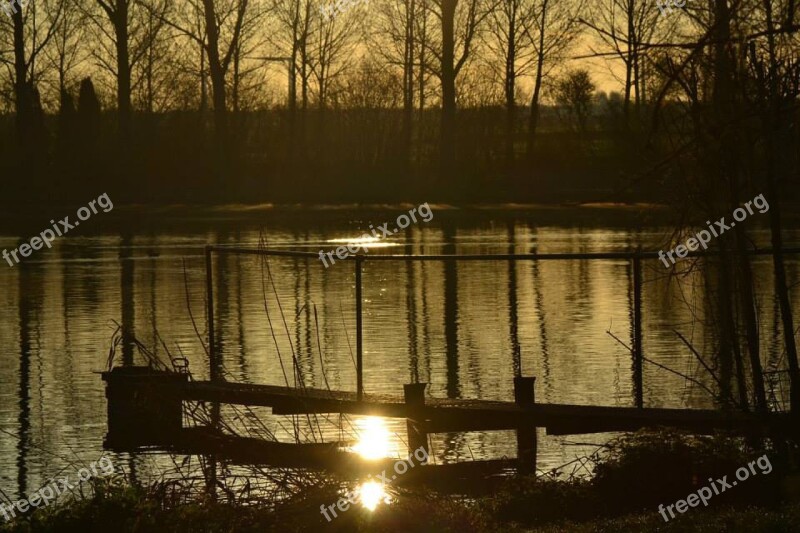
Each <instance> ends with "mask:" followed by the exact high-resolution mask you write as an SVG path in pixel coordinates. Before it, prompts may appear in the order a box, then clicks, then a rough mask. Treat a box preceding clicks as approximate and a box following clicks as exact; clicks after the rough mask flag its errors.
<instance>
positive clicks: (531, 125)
mask: <svg viewBox="0 0 800 533" xmlns="http://www.w3.org/2000/svg"><path fill="white" fill-rule="evenodd" d="M548 2H549V0H543V2H542V20H541V23H540V27H539V49H538V50H537V51H536V78H535V79H534V80H533V96H532V97H531V116H530V119H529V121H528V161H529V162H531V163H532V162H533V159H534V155H533V150H534V147H535V145H536V129H537V128H538V127H539V95H540V94H541V90H542V70H543V68H544V32H545V24H546V23H547V8H548Z"/></svg>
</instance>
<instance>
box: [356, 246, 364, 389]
mask: <svg viewBox="0 0 800 533" xmlns="http://www.w3.org/2000/svg"><path fill="white" fill-rule="evenodd" d="M361 261H363V258H362V257H361V256H360V255H357V256H356V396H357V398H358V401H361V400H362V399H363V397H364V338H363V337H364V335H363V333H364V332H363V323H362V320H363V319H362V311H361V300H362V297H361Z"/></svg>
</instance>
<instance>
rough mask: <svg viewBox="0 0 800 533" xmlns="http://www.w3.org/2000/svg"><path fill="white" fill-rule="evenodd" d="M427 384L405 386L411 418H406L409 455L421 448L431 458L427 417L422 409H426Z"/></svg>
mask: <svg viewBox="0 0 800 533" xmlns="http://www.w3.org/2000/svg"><path fill="white" fill-rule="evenodd" d="M427 386H428V384H427V383H409V384H406V385H403V394H404V396H405V401H406V407H408V411H409V413H410V414H411V417H409V418H406V430H407V431H408V453H409V455H411V454H413V453H414V452H415V451H416V450H418V449H420V448H424V449H425V456H426V457H430V453H431V451H430V447H429V446H428V431H427V424H426V423H425V417H424V415H423V414H422V412H421V409H422V408H424V407H425V388H426V387H427Z"/></svg>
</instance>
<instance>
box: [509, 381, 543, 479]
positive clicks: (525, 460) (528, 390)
mask: <svg viewBox="0 0 800 533" xmlns="http://www.w3.org/2000/svg"><path fill="white" fill-rule="evenodd" d="M535 384H536V378H533V377H530V378H523V377H515V378H514V401H515V402H516V403H517V405H519V406H520V407H528V406H531V405H534V404H535V403H536V397H535V396H534V385H535ZM537 444H538V443H537V441H536V427H530V426H528V425H527V424H526V425H520V426H519V427H517V461H518V463H519V465H518V468H519V472H520V473H522V474H533V473H535V472H536V452H537V450H536V449H537Z"/></svg>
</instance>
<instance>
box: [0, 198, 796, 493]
mask: <svg viewBox="0 0 800 533" xmlns="http://www.w3.org/2000/svg"><path fill="white" fill-rule="evenodd" d="M411 207H413V206H386V207H381V208H379V207H375V208H372V209H369V210H355V209H348V208H337V209H332V208H329V209H322V208H318V209H302V208H281V209H278V208H272V207H270V206H255V207H242V206H238V207H224V208H217V209H189V208H178V207H175V208H164V209H160V210H139V209H135V208H127V209H126V208H122V207H118V208H117V209H115V210H114V211H112V212H110V213H107V214H105V213H99V214H97V215H95V216H94V217H93V218H91V219H90V220H88V221H87V222H85V223H84V224H83V225H82V226H81V227H80V228H79V229H76V230H74V231H72V232H70V234H69V235H68V236H66V237H64V238H62V239H60V240H58V241H56V242H55V244H54V246H53V248H52V249H50V250H47V249H44V250H39V251H36V252H34V254H33V255H32V256H31V257H30V258H28V259H27V260H25V261H24V262H23V263H22V264H20V265H17V266H14V267H9V266H8V265H7V264H6V263H5V262H3V263H2V264H0V287H2V289H3V290H2V291H0V304H1V305H0V346H2V347H3V350H2V352H0V360H1V361H2V364H0V489H2V491H3V493H5V494H6V495H8V497H11V498H16V497H19V496H20V495H23V494H29V493H30V492H32V491H34V490H37V489H38V488H39V487H40V486H42V485H44V484H45V483H46V480H47V479H48V478H49V477H50V476H54V475H56V474H58V473H59V472H62V471H63V470H64V469H67V470H68V469H69V468H71V467H70V466H69V465H70V463H71V462H73V461H76V460H77V459H80V460H82V461H85V462H90V461H93V460H96V459H98V458H99V457H100V456H101V454H102V453H103V448H102V443H103V438H104V436H105V433H106V400H105V395H104V385H103V383H102V381H101V380H100V376H99V375H98V374H97V373H96V372H98V371H102V370H104V369H105V365H106V360H107V358H108V350H109V346H110V341H111V336H112V334H113V332H114V329H115V326H114V324H113V321H117V322H120V323H125V324H126V325H128V326H129V327H132V328H133V330H134V331H135V334H136V337H137V338H138V339H139V340H140V341H141V342H143V343H144V344H145V345H147V346H150V347H153V350H154V351H155V352H156V353H157V354H158V355H159V356H161V357H165V356H166V355H165V349H164V346H166V347H167V349H168V350H169V352H170V353H171V354H172V355H173V356H178V355H183V356H185V357H186V358H188V359H189V361H190V370H191V371H192V373H193V374H194V375H195V376H196V377H197V378H206V377H207V376H208V361H207V359H206V357H205V355H204V352H203V348H202V345H201V342H200V341H199V340H198V336H197V335H196V333H195V330H194V327H193V324H192V319H191V317H192V316H193V317H194V318H195V320H196V321H197V327H198V328H199V330H200V332H201V333H202V334H204V332H205V271H204V262H203V255H202V252H203V250H202V247H203V246H204V245H205V244H208V243H211V244H217V245H221V246H240V247H257V246H258V244H259V241H260V240H261V239H263V241H265V242H266V243H267V245H268V246H269V247H271V248H277V249H287V250H299V251H312V252H314V253H316V252H318V251H319V250H325V251H330V250H333V249H335V248H336V247H337V246H339V245H340V244H341V242H342V241H343V240H344V241H347V240H349V239H353V238H357V237H358V236H360V235H361V234H362V233H364V232H365V231H368V227H369V225H370V224H373V225H374V227H377V226H378V225H380V224H383V223H385V222H389V223H390V228H391V227H394V223H395V219H396V218H397V216H398V215H399V214H402V213H404V212H407V211H408V209H410V208H411ZM432 208H433V214H434V216H433V219H432V220H431V221H430V222H427V223H426V222H422V221H420V222H418V223H416V224H412V225H411V226H409V227H408V228H407V229H405V230H403V231H399V232H397V233H393V234H392V235H391V236H389V237H387V238H385V239H382V240H381V241H380V242H379V243H377V244H376V245H372V246H371V249H370V251H369V253H368V256H369V255H377V254H384V253H398V254H399V253H413V254H434V253H447V254H489V253H494V254H505V253H517V254H523V253H533V252H538V253H550V252H580V253H586V252H608V251H626V250H632V249H634V248H635V247H636V246H638V245H642V246H644V248H645V249H656V250H657V249H659V248H661V247H662V246H663V244H664V243H665V242H666V239H667V237H668V235H669V234H670V231H671V230H670V228H668V227H667V226H666V225H665V224H666V223H668V222H669V216H670V214H669V212H667V211H653V212H649V213H646V214H645V215H642V214H641V213H638V212H636V211H633V210H625V209H612V208H603V207H593V208H583V209H570V210H557V209H535V208H530V209H526V208H522V207H517V208H513V209H512V208H496V209H481V210H455V209H448V208H446V206H435V205H434V206H432ZM66 212H69V211H66ZM55 215H60V216H63V214H61V213H59V212H53V213H50V212H48V211H47V210H45V211H44V212H43V214H42V215H41V216H38V215H37V216H29V217H26V219H25V220H19V219H15V220H14V221H13V222H12V221H10V220H6V221H5V222H6V223H5V224H4V228H5V229H3V230H0V248H8V249H11V248H15V247H16V246H18V244H19V239H20V238H25V239H26V240H27V239H28V238H29V237H30V236H31V235H33V234H36V233H38V232H39V231H41V230H42V229H44V228H46V227H48V224H47V220H49V219H50V218H55ZM751 222H752V223H753V228H752V229H754V232H753V235H754V236H755V239H756V242H758V243H760V244H762V245H766V244H767V243H768V234H767V232H766V231H764V230H763V229H758V227H757V224H758V223H759V222H762V223H763V222H765V221H751ZM786 235H787V238H786V241H787V245H796V244H797V243H798V242H800V239H798V237H799V236H800V235H798V232H797V231H795V230H792V231H789V232H787V234H786ZM687 265H688V263H687ZM684 266H685V265H684ZM214 268H215V276H214V284H215V291H216V294H215V302H216V306H215V309H216V324H215V331H216V335H217V341H218V346H219V351H220V353H221V354H222V358H223V363H224V370H225V373H226V377H227V379H228V380H232V381H242V382H247V383H268V384H277V385H284V384H286V383H287V381H288V382H289V383H293V382H294V378H293V376H292V371H291V369H292V366H293V363H292V354H294V356H295V358H296V366H297V368H298V369H299V372H300V374H301V375H302V378H303V381H304V383H305V385H306V386H312V387H319V388H325V387H327V386H329V387H330V388H331V389H340V390H355V380H356V374H355V366H354V361H353V357H354V351H355V318H354V314H355V303H354V296H355V290H354V273H353V263H352V262H348V263H336V264H335V265H332V266H331V267H330V268H327V269H325V268H324V267H323V265H322V263H321V262H320V261H319V260H317V259H298V258H277V257H273V258H271V259H270V260H269V272H267V271H266V270H265V265H264V263H263V262H262V261H261V260H260V259H259V258H257V257H252V256H236V255H228V254H226V255H223V256H220V257H218V258H217V259H216V260H215V264H214ZM754 269H755V274H756V280H757V287H756V289H757V294H758V296H759V321H760V324H761V333H762V335H761V340H762V353H763V358H764V361H765V365H767V366H769V367H770V368H772V367H775V366H777V367H782V364H783V363H782V360H781V357H782V354H783V350H782V340H781V335H780V331H779V325H778V320H777V318H778V317H777V303H776V302H775V299H774V297H773V293H772V288H771V283H772V270H771V263H770V259H769V258H766V257H764V258H757V259H755V266H754ZM798 269H800V264H799V263H798V262H796V261H791V262H790V263H789V266H788V273H789V281H790V283H792V284H794V288H793V292H792V299H793V302H794V305H795V309H798V308H800V305H798V304H800V292H798V288H797V281H798V279H799V278H798ZM271 281H272V282H274V288H273V287H272V283H271ZM644 282H645V283H644V289H643V303H644V305H643V309H644V311H643V314H644V322H643V323H644V353H645V356H646V357H647V358H648V359H650V360H652V361H654V362H656V363H659V364H661V365H664V366H667V367H669V368H671V369H674V370H676V371H677V372H680V373H682V374H685V375H688V376H691V377H693V378H695V379H697V380H699V381H700V382H703V383H710V382H711V379H710V378H709V376H708V375H707V374H706V373H705V371H704V370H703V369H702V367H701V366H700V365H699V364H698V362H697V360H696V359H695V357H694V356H693V355H692V354H691V353H690V352H689V350H688V349H687V348H686V346H685V345H684V344H683V343H682V342H681V341H680V340H679V339H678V337H677V336H676V334H675V331H678V332H680V333H682V334H683V335H684V336H685V337H686V338H687V339H690V340H691V342H692V343H693V345H694V346H695V347H696V348H697V349H698V351H699V352H700V353H702V354H704V355H709V354H710V353H711V351H712V349H713V338H712V336H711V335H710V334H709V329H708V327H707V324H706V319H707V318H708V315H707V312H706V309H708V306H707V305H706V304H707V302H706V288H705V287H706V285H705V281H704V278H703V276H702V274H698V273H691V272H690V273H687V274H686V275H685V276H681V277H680V278H675V277H670V276H669V271H668V270H666V269H665V268H664V267H663V265H661V264H660V263H658V262H657V261H645V262H644ZM363 287H364V293H363V298H364V300H363V305H364V384H365V389H366V391H367V392H376V393H378V392H380V393H390V394H395V395H398V396H401V395H402V390H403V384H405V383H411V382H427V383H429V384H430V385H429V388H428V393H429V394H430V395H431V396H434V397H442V398H446V397H450V398H484V399H498V400H511V399H513V390H512V380H513V378H514V376H515V375H523V376H535V377H536V378H537V382H536V398H537V401H540V402H565V403H576V404H592V405H612V406H613V405H621V406H629V405H633V402H634V400H633V382H632V364H631V357H630V353H629V351H628V350H627V349H626V348H625V347H624V346H622V345H621V344H620V342H619V341H622V342H624V343H626V344H630V342H631V317H632V311H631V302H632V275H631V266H630V264H629V262H628V261H625V260H601V261H544V262H532V261H525V262H516V263H510V262H508V261H480V262H464V263H458V264H455V263H444V262H424V263H422V262H414V263H405V262H385V261H382V262H370V261H369V260H367V261H366V262H365V264H364V268H363ZM187 288H188V294H187ZM265 303H266V307H267V309H268V310H269V311H270V316H269V318H268V317H267V314H266V312H265ZM278 304H280V307H279V306H278ZM190 310H191V313H190ZM270 321H271V323H272V325H271V326H270ZM609 332H610V333H612V334H613V335H615V336H616V337H618V339H619V341H618V340H615V339H614V338H613V337H612V336H611V335H610V334H609ZM162 341H163V344H162ZM131 353H132V352H129V351H128V350H125V351H124V353H120V354H118V356H117V357H118V361H121V360H122V358H123V357H125V356H131ZM279 354H280V356H279ZM133 356H134V357H136V355H135V354H133ZM136 360H137V361H140V359H138V357H137V358H136ZM323 368H324V372H323ZM644 401H645V405H646V406H653V407H661V406H663V407H710V406H711V405H712V403H711V400H710V398H709V397H708V394H707V393H705V392H704V391H703V390H702V389H701V388H700V387H698V386H697V385H693V384H692V383H690V382H688V381H687V380H686V379H684V378H683V377H680V376H678V375H676V374H673V373H670V372H668V371H666V370H663V369H661V368H659V367H657V366H655V365H653V364H649V363H645V367H644ZM268 413H269V411H268V410H262V411H259V414H260V415H263V420H264V422H265V424H266V426H267V427H268V428H269V431H270V432H272V433H274V434H275V435H276V436H277V437H278V438H279V439H281V440H286V441H292V440H293V439H294V436H293V434H292V433H293V430H292V425H291V423H287V422H286V420H282V419H280V418H278V417H271V416H270V415H269V414H268ZM359 420H360V419H359V418H358V417H353V420H352V425H353V426H355V427H356V428H358V427H361V424H362V422H359ZM238 423H240V424H242V425H243V426H247V425H248V424H249V422H248V421H247V420H240V421H238ZM321 429H322V434H323V436H324V438H325V439H326V440H327V439H331V440H335V439H337V438H338V437H339V436H340V434H339V432H338V427H337V424H335V423H333V422H331V423H327V422H324V423H322V427H321ZM386 429H387V431H388V434H389V435H390V437H389V443H388V448H389V449H390V450H391V451H393V452H395V453H396V452H399V451H401V450H403V449H404V444H403V442H404V441H405V423H404V421H388V422H387V425H386ZM608 437H609V436H608V435H589V436H575V437H552V436H545V435H544V432H543V431H541V430H540V443H539V468H541V469H548V468H554V467H557V466H559V465H563V464H565V463H568V462H570V461H572V460H574V459H575V458H576V457H579V456H581V455H584V454H586V453H589V452H591V451H593V450H594V449H595V446H594V445H595V444H601V443H602V442H604V441H605V440H606V439H607V438H608ZM317 438H318V437H317ZM433 451H434V456H435V460H436V462H453V461H458V460H464V459H468V458H472V457H474V458H482V459H490V458H501V457H513V456H514V455H515V453H516V444H515V438H514V434H513V432H484V433H469V434H441V435H435V436H434V437H433ZM112 457H114V458H115V460H116V461H117V462H118V464H120V465H123V466H125V467H126V468H128V467H130V468H132V469H138V470H140V471H141V472H143V473H150V472H154V471H157V470H158V465H159V464H160V463H162V462H166V461H167V460H168V459H167V458H166V457H165V456H163V455H162V454H159V453H149V454H136V455H128V454H123V455H112ZM66 473H69V472H66ZM142 475H145V474H142Z"/></svg>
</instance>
